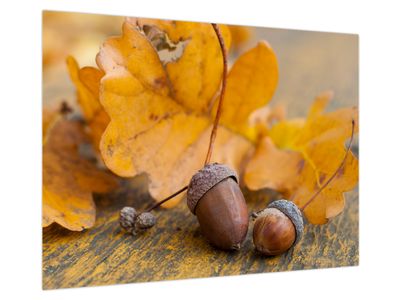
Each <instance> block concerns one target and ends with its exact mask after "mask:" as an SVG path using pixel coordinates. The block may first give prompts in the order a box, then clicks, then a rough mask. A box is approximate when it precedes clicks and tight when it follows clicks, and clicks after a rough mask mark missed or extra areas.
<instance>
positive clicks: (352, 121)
mask: <svg viewBox="0 0 400 300" xmlns="http://www.w3.org/2000/svg"><path fill="white" fill-rule="evenodd" d="M353 137H354V120H351V138H350V142H349V145H348V146H347V149H346V154H345V155H344V157H343V160H342V162H341V163H340V165H339V167H338V168H337V169H336V171H335V173H333V174H332V176H331V177H330V178H329V179H328V180H327V181H326V182H325V183H324V184H323V185H322V186H321V188H320V189H319V190H318V191H317V192H316V193H315V194H314V195H313V196H312V197H311V198H310V199H309V200H308V201H307V202H306V203H305V204H304V205H303V206H302V207H301V208H300V210H301V211H304V210H305V209H306V208H307V206H308V205H309V204H310V203H311V202H312V201H313V200H314V199H315V198H316V197H317V196H318V195H319V194H320V193H321V192H322V190H323V189H325V188H326V187H327V186H328V184H329V183H330V182H331V181H332V180H333V179H334V178H335V177H336V175H337V174H338V173H339V171H340V169H341V168H343V166H344V163H345V162H346V158H347V155H348V154H349V152H350V148H351V144H352V143H353Z"/></svg>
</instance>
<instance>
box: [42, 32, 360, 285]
mask: <svg viewBox="0 0 400 300" xmlns="http://www.w3.org/2000/svg"><path fill="white" fill-rule="evenodd" d="M261 35H262V36H261ZM261 37H263V38H267V39H268V40H269V42H270V44H271V45H272V46H273V48H274V50H275V51H276V53H277V55H278V59H279V65H280V83H279V86H278V90H277V93H276V94H275V96H274V99H273V103H285V104H287V105H288V109H289V115H290V116H295V115H305V113H306V110H307V108H308V107H309V105H310V103H311V102H312V100H313V97H314V96H315V95H316V94H318V93H319V92H321V91H324V90H326V89H333V90H334V91H335V92H336V97H335V98H336V100H335V102H334V103H333V104H332V106H331V107H335V106H352V105H357V103H358V39H357V37H356V36H354V35H338V34H327V33H312V32H302V31H289V30H277V29H267V30H265V31H262V33H261V31H257V36H256V38H257V39H258V38H261ZM144 181H145V178H144V177H143V176H142V177H139V178H137V179H135V180H134V182H133V183H127V182H125V185H124V186H123V187H122V188H121V189H120V190H119V191H117V192H115V193H114V194H110V195H102V196H96V204H97V220H96V224H95V226H94V227H93V228H92V229H90V230H86V231H84V232H70V231H68V230H66V229H63V228H61V227H60V226H57V225H52V226H50V227H49V228H45V229H44V230H43V288H44V289H54V288H68V287H79V286H96V285H106V284H117V283H128V282H146V281H157V280H171V279H183V278H194V277H196V278H197V277H209V276H221V275H237V274H249V273H258V272H277V271H287V270H304V269H313V268H330V267H341V266H353V265H357V264H358V260H359V250H358V191H357V190H356V191H353V192H350V193H348V194H347V202H346V207H345V210H344V212H343V213H342V214H341V215H339V216H338V217H336V218H334V219H333V220H332V221H331V222H329V223H328V224H326V225H323V226H313V225H309V224H307V225H306V228H305V235H304V237H303V239H302V241H301V243H300V244H298V245H297V246H296V248H295V249H294V250H293V251H290V252H289V253H287V254H285V255H281V256H278V257H272V258H265V257H262V256H261V255H259V254H258V253H257V252H255V251H254V247H253V245H252V239H251V232H252V230H251V229H252V225H251V226H250V228H249V233H248V236H247V239H246V242H245V244H244V247H243V249H242V250H241V251H238V252H224V251H219V250H216V249H214V248H213V247H211V246H210V245H209V244H208V243H207V242H206V241H205V240H204V239H203V237H202V236H201V234H200V232H199V229H198V224H197V221H196V218H195V217H194V216H193V215H191V213H190V212H189V210H188V209H187V208H186V205H185V203H184V202H182V203H180V204H179V205H178V206H177V207H176V208H174V209H171V210H158V211H157V212H156V215H157V217H158V224H157V225H156V227H155V228H153V229H151V230H150V231H149V232H147V233H146V234H144V235H142V236H139V237H132V236H130V235H128V234H125V233H124V232H122V231H121V230H120V227H119V224H118V211H119V209H120V208H122V207H123V206H125V205H134V206H135V207H137V208H143V207H146V206H147V205H149V204H150V203H151V199H150V197H149V195H148V194H147V192H146V190H145V186H146V183H145V182H144ZM273 196H276V195H273V194H271V192H269V191H258V192H249V191H245V197H246V200H247V202H248V205H249V210H250V211H254V210H259V209H261V208H263V207H265V205H266V204H267V202H268V201H269V200H270V199H271V197H272V198H273Z"/></svg>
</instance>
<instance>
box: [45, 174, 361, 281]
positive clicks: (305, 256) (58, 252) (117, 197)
mask: <svg viewBox="0 0 400 300" xmlns="http://www.w3.org/2000/svg"><path fill="white" fill-rule="evenodd" d="M142 179H143V178H139V181H141V180H142ZM272 195H273V194H272ZM245 197H246V199H247V201H248V204H249V210H250V211H255V210H259V209H261V208H262V207H264V206H265V205H266V203H268V201H269V200H270V199H271V192H269V191H259V192H248V191H246V192H245ZM143 199H146V200H147V201H145V202H146V204H147V205H148V203H150V202H151V199H150V198H149V196H148V194H147V193H146V192H145V191H143V190H142V189H135V190H133V189H132V188H130V187H125V188H122V189H121V190H120V191H119V193H116V194H113V195H108V196H101V197H100V196H99V197H97V201H96V204H97V208H98V217H97V221H96V225H95V227H94V228H92V229H90V230H86V231H85V232H70V231H68V230H66V229H63V228H61V227H59V226H57V225H52V226H51V227H49V228H46V229H44V232H43V287H44V288H45V289H52V288H67V287H77V286H91V285H105V284H115V283H128V282H144V281H157V280H171V279H183V278H195V277H209V276H220V275H238V274H249V273H258V272H276V271H287V270H304V269H312V268H328V267H339V266H351V265H357V264H358V193H357V192H352V193H349V194H348V201H347V206H346V210H345V211H344V213H343V214H341V215H340V216H339V217H337V218H335V219H334V220H333V221H332V222H330V223H328V224H326V225H323V226H313V225H309V224H307V225H306V229H305V235H304V237H303V239H302V241H301V243H300V244H298V245H297V246H296V247H295V249H294V250H293V251H290V252H289V253H287V254H285V255H282V256H278V257H272V258H265V257H263V256H261V255H259V254H258V253H257V252H256V251H255V250H254V247H253V244H252V239H251V232H252V230H251V228H252V224H251V226H250V230H249V232H248V235H247V239H246V241H245V243H244V247H243V249H241V251H237V252H225V251H220V250H217V249H214V248H213V247H212V246H210V245H209V244H208V243H207V242H206V241H205V240H204V238H203V237H202V236H201V233H200V231H199V229H198V224H197V220H196V218H195V217H194V216H193V215H192V214H191V213H190V212H189V210H188V209H187V207H186V204H185V203H184V202H182V203H181V204H179V205H178V207H176V208H174V209H170V210H164V209H160V210H158V211H157V212H156V215H157V217H158V223H157V225H156V227H154V228H152V229H151V230H150V231H149V232H147V233H145V234H144V235H141V236H137V237H133V236H131V235H129V234H126V233H124V232H123V231H122V230H121V229H120V227H119V223H118V211H119V209H120V208H121V207H123V206H124V205H133V206H135V207H142V208H143V207H144V206H145V205H144V204H143Z"/></svg>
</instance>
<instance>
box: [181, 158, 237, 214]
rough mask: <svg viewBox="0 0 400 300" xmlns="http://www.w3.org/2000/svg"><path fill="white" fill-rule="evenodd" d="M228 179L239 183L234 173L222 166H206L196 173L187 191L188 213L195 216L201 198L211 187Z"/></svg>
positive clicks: (216, 164)
mask: <svg viewBox="0 0 400 300" xmlns="http://www.w3.org/2000/svg"><path fill="white" fill-rule="evenodd" d="M228 177H231V178H233V179H234V180H235V181H236V182H237V183H238V182H239V180H238V176H237V174H236V172H235V171H233V170H232V169H230V168H229V167H228V166H226V165H223V164H218V163H213V164H208V165H206V166H204V168H203V169H201V170H199V171H197V173H196V174H194V175H193V177H192V179H191V180H190V183H189V187H188V191H187V206H188V207H189V209H190V211H191V212H192V213H193V214H194V215H195V209H196V206H197V203H198V202H199V200H200V199H201V197H203V195H204V194H205V193H207V192H208V191H209V190H210V189H211V188H212V187H213V186H215V185H216V184H218V183H219V182H221V181H222V180H224V179H225V178H228Z"/></svg>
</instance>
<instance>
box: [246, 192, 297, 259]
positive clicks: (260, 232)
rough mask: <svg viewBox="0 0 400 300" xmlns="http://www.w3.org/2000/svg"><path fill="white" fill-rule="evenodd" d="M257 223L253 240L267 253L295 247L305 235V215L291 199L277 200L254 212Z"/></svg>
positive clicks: (277, 252) (261, 250) (259, 249)
mask: <svg viewBox="0 0 400 300" xmlns="http://www.w3.org/2000/svg"><path fill="white" fill-rule="evenodd" d="M253 217H255V223H254V228H253V242H254V245H255V247H256V249H257V250H258V251H259V252H261V253H262V254H265V255H279V254H282V253H284V252H286V251H287V250H289V249H290V248H291V247H294V246H295V245H296V244H297V243H298V242H299V241H300V239H301V236H302V235H303V229H304V224H303V216H302V213H301V211H300V210H299V208H298V207H297V206H296V204H294V203H293V202H291V201H287V200H283V199H282V200H276V201H274V202H272V203H270V204H269V205H268V207H267V208H266V209H264V210H262V211H260V212H258V213H253Z"/></svg>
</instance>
